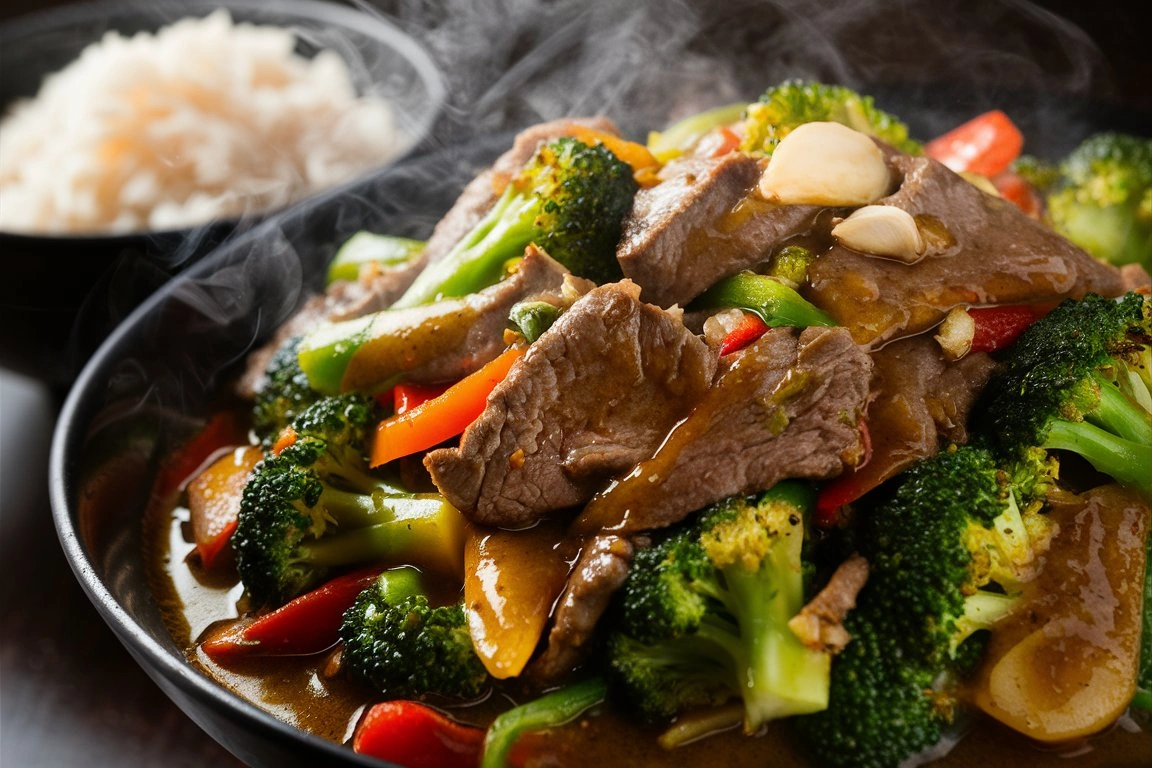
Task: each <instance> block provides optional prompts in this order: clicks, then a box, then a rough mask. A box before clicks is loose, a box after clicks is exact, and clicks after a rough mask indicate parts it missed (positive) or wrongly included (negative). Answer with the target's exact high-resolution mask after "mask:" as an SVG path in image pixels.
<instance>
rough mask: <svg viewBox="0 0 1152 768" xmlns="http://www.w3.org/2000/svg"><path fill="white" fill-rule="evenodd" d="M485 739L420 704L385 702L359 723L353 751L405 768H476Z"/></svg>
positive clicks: (470, 728)
mask: <svg viewBox="0 0 1152 768" xmlns="http://www.w3.org/2000/svg"><path fill="white" fill-rule="evenodd" d="M484 735H485V731H484V730H483V729H481V728H474V727H472V726H468V725H463V724H461V723H457V722H456V721H454V720H452V719H450V718H448V717H446V716H445V715H443V714H441V713H440V712H437V711H436V710H434V709H432V708H431V707H428V706H425V705H423V704H418V703H416V702H414V701H385V702H381V703H380V704H376V705H375V706H373V707H372V708H371V709H369V710H368V712H367V713H366V714H365V715H364V717H363V719H361V720H360V723H359V725H357V726H356V732H355V733H354V734H353V736H352V749H353V751H355V752H357V753H359V754H361V755H371V756H372V757H377V758H380V759H381V760H387V761H390V762H393V763H396V764H397V765H403V766H406V767H407V768H477V766H478V765H479V764H480V757H481V755H482V752H483V749H484Z"/></svg>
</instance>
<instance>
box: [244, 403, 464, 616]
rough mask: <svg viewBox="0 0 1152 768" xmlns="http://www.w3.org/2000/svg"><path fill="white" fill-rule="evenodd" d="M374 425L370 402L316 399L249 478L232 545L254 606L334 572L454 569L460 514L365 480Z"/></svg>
mask: <svg viewBox="0 0 1152 768" xmlns="http://www.w3.org/2000/svg"><path fill="white" fill-rule="evenodd" d="M378 418H379V412H378V407H377V406H376V404H375V402H374V401H373V400H371V399H370V398H366V397H364V396H362V395H358V394H349V395H340V396H334V397H326V398H324V399H322V400H319V401H317V402H316V403H315V404H313V405H312V406H310V407H309V408H307V409H306V410H305V411H304V412H303V413H301V414H300V415H299V416H298V417H297V418H296V420H295V421H294V422H293V424H292V429H293V431H294V432H295V440H294V442H292V444H291V445H289V446H287V447H286V448H284V449H283V450H281V451H280V453H278V454H268V455H267V456H265V457H264V459H262V460H261V461H260V463H259V464H258V465H257V466H256V468H255V469H254V470H253V472H252V475H251V477H250V478H249V480H248V483H247V485H246V486H245V488H244V491H243V494H242V496H241V501H240V512H239V517H238V523H237V526H236V533H235V535H234V536H233V544H234V546H235V548H236V554H237V559H238V560H237V562H238V568H239V571H240V578H241V580H242V581H243V582H244V586H245V588H246V589H247V591H248V594H249V596H250V598H251V599H252V601H253V603H255V604H256V605H258V606H262V605H269V604H279V603H282V602H284V601H286V600H288V599H290V598H292V597H294V596H295V595H298V594H300V593H301V592H303V591H305V590H306V589H308V588H309V587H311V586H313V585H315V584H317V583H319V582H320V581H322V580H323V579H324V578H325V577H326V576H327V575H328V573H329V571H330V570H331V569H332V568H337V567H341V566H348V565H353V564H358V563H370V562H400V563H413V564H421V565H427V566H429V567H434V568H438V569H441V570H445V571H450V572H451V571H456V570H458V569H459V566H460V563H459V560H460V558H461V557H462V555H461V552H462V523H461V519H460V513H459V512H457V511H456V510H455V509H454V508H453V507H452V506H451V505H449V504H448V503H447V502H446V501H444V499H443V498H442V497H441V496H440V495H439V494H411V493H407V492H405V491H404V490H403V489H402V488H400V487H398V486H396V485H395V484H392V483H390V482H388V481H387V480H385V479H384V478H382V477H380V476H378V475H377V474H375V473H373V472H371V471H369V470H368V468H367V462H366V460H365V458H364V452H365V445H366V441H367V436H368V434H369V432H370V430H371V429H372V428H373V427H374V426H375V424H376V422H377V420H378Z"/></svg>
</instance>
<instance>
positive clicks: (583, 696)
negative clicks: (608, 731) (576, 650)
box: [480, 678, 608, 768]
mask: <svg viewBox="0 0 1152 768" xmlns="http://www.w3.org/2000/svg"><path fill="white" fill-rule="evenodd" d="M607 693H608V686H607V684H606V683H605V682H604V680H602V679H600V678H592V679H591V680H584V681H582V682H579V683H574V684H572V685H569V686H568V687H566V688H561V689H560V690H558V691H553V692H552V693H549V694H547V695H545V696H541V697H540V698H538V699H535V700H533V701H530V702H528V703H527V704H521V705H520V706H518V707H514V708H512V709H510V710H508V711H507V712H505V713H503V714H502V715H500V716H499V717H497V718H496V719H495V720H494V721H493V722H492V725H491V726H489V728H488V735H487V737H486V738H485V739H484V758H483V760H482V761H481V763H480V768H505V767H506V766H507V765H508V755H509V753H510V752H511V751H512V747H513V746H515V744H516V740H517V739H518V738H520V736H522V735H523V734H525V733H528V732H531V731H542V730H544V729H546V728H555V727H557V726H561V725H564V724H565V723H568V722H570V721H572V720H574V719H576V718H577V717H579V716H580V715H582V714H583V713H584V712H585V711H587V710H589V709H591V708H592V707H594V706H596V705H597V704H599V703H600V702H602V701H604V697H605V696H606V695H607Z"/></svg>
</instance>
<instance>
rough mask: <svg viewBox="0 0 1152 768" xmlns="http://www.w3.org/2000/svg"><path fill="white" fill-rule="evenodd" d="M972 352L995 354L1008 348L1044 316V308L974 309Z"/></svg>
mask: <svg viewBox="0 0 1152 768" xmlns="http://www.w3.org/2000/svg"><path fill="white" fill-rule="evenodd" d="M968 314H969V315H970V316H971V317H972V324H973V331H972V350H971V351H972V352H995V351H996V350H998V349H1003V348H1004V347H1007V346H1008V345H1010V344H1011V343H1012V342H1014V341H1016V339H1017V338H1018V337H1019V336H1020V334H1022V333H1024V331H1025V330H1026V329H1027V328H1028V326H1030V325H1032V323H1034V322H1036V321H1037V320H1038V319H1040V318H1041V317H1043V316H1044V314H1045V312H1044V311H1043V308H1040V307H1034V306H1023V305H1011V306H1007V305H1005V306H999V307H973V308H970V309H969V310H968Z"/></svg>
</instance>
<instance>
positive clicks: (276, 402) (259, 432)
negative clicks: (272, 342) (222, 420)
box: [252, 336, 321, 446]
mask: <svg viewBox="0 0 1152 768" xmlns="http://www.w3.org/2000/svg"><path fill="white" fill-rule="evenodd" d="M300 339H301V337H300V336H293V337H292V338H290V339H288V340H287V341H286V342H284V344H283V345H281V346H280V348H279V349H277V350H276V352H275V354H273V355H272V359H271V360H269V361H268V367H267V368H266V369H265V372H264V376H265V382H264V386H263V387H262V388H261V389H260V391H259V392H257V393H256V400H255V402H254V403H253V406H252V430H253V431H254V432H255V433H256V436H257V437H259V438H260V440H261V441H262V442H263V443H264V444H265V446H269V445H271V444H272V443H273V442H274V441H275V440H276V438H277V436H278V435H279V434H280V432H281V430H283V429H284V428H285V427H287V426H288V425H289V424H291V423H292V420H293V419H294V418H296V416H297V414H299V413H301V412H302V411H303V410H304V409H305V408H307V407H308V406H310V405H312V403H314V402H316V401H317V400H318V399H320V397H321V395H320V393H319V392H317V391H316V390H314V389H313V388H312V386H311V384H309V382H308V376H307V375H305V373H304V371H303V370H302V369H301V368H300V361H299V357H298V352H299V349H300Z"/></svg>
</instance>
